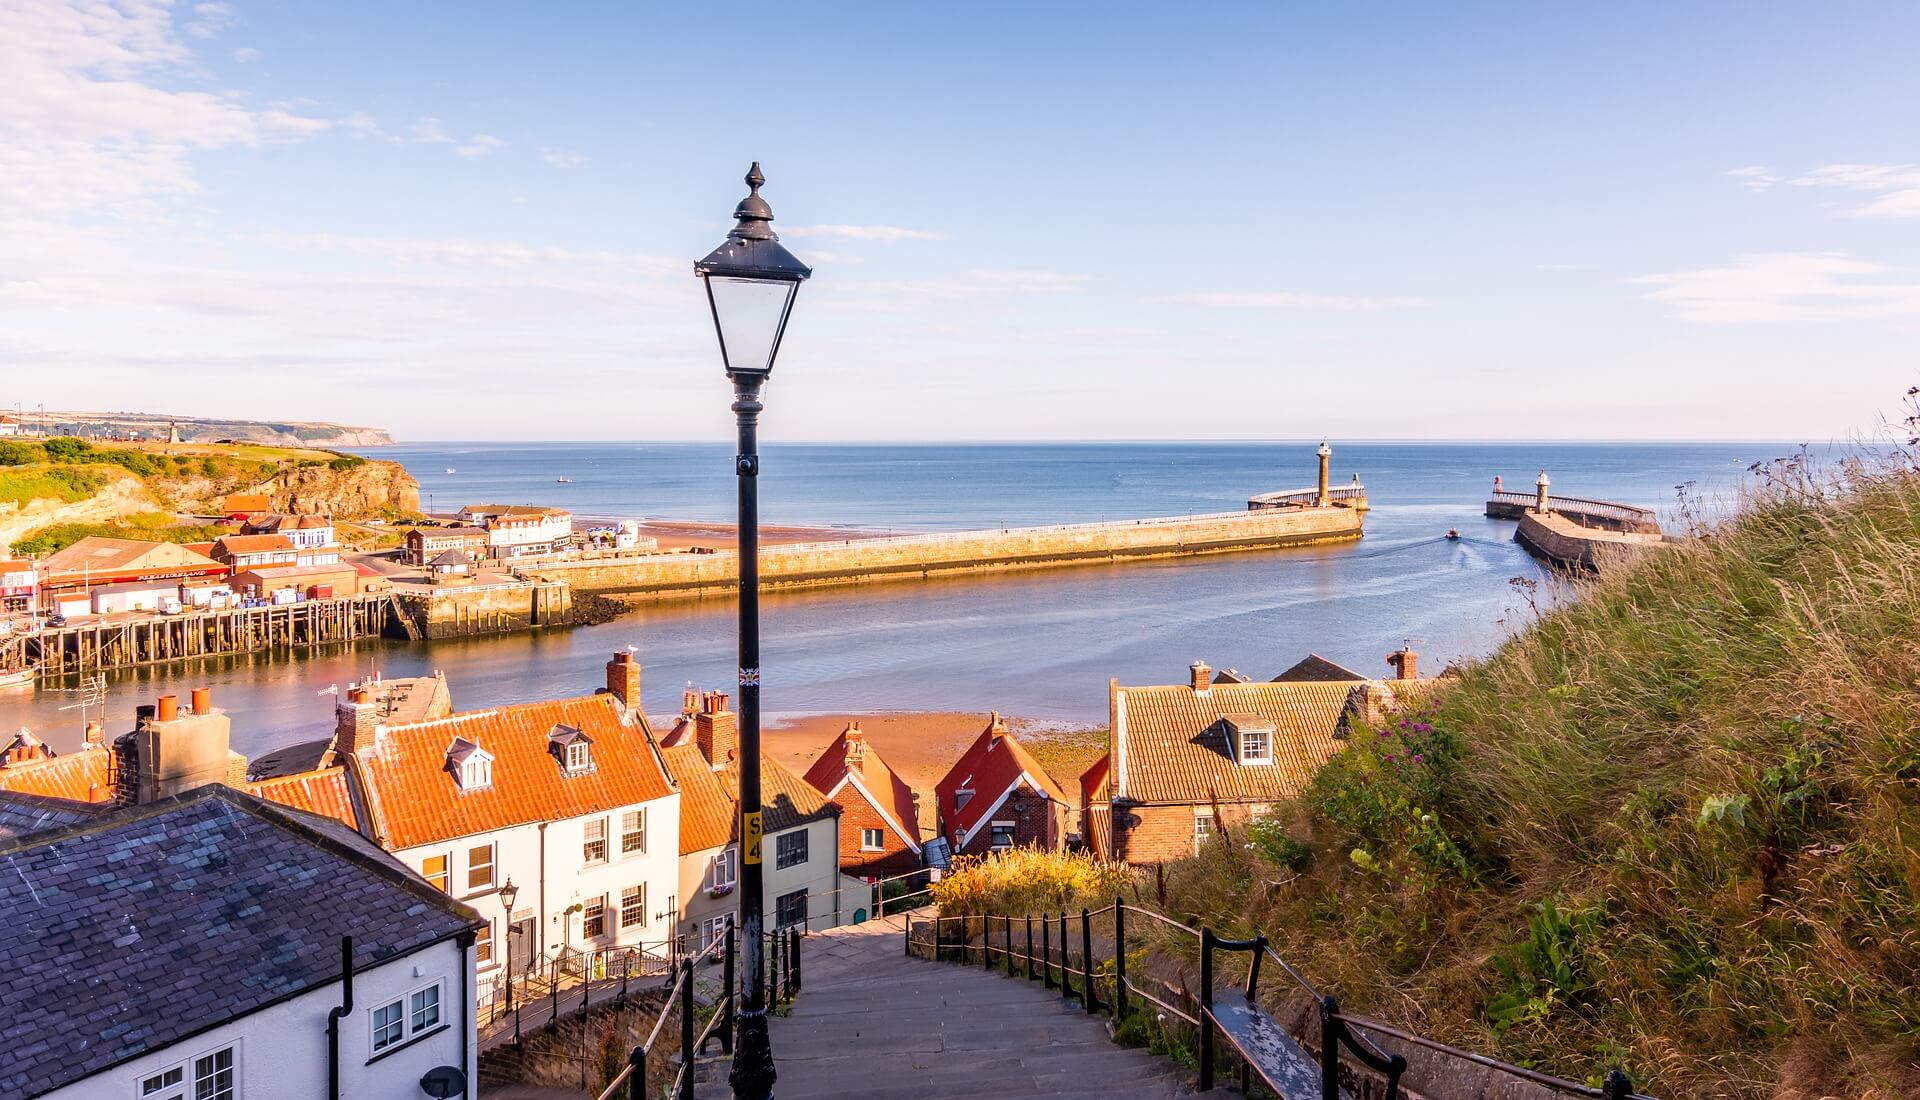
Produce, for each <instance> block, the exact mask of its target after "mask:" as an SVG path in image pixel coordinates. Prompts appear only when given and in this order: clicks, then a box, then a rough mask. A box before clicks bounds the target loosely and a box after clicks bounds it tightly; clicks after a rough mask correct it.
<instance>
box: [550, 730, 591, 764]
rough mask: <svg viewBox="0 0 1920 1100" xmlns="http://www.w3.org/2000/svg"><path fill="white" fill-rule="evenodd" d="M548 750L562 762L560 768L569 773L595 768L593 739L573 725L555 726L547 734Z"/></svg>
mask: <svg viewBox="0 0 1920 1100" xmlns="http://www.w3.org/2000/svg"><path fill="white" fill-rule="evenodd" d="M547 751H548V752H551V753H552V754H553V758H554V759H555V760H558V761H559V762H560V770H561V771H564V772H566V773H567V774H568V775H581V774H584V773H586V772H590V771H592V770H593V741H592V740H591V739H589V738H588V737H587V735H586V734H584V733H582V732H580V731H579V730H577V729H575V728H574V727H572V726H555V727H553V731H552V732H551V733H549V734H547Z"/></svg>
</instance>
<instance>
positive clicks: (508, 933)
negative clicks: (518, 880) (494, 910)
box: [500, 876, 520, 1008]
mask: <svg viewBox="0 0 1920 1100" xmlns="http://www.w3.org/2000/svg"><path fill="white" fill-rule="evenodd" d="M519 897H520V888H519V887H518V886H515V885H514V884H513V878H512V876H508V878H507V881H506V882H505V883H504V884H503V885H502V886H501V887H500V904H501V905H502V906H503V907H505V909H506V911H507V919H506V922H505V924H506V926H505V927H504V928H502V929H501V930H500V931H501V933H502V935H504V936H505V937H506V941H507V1007H508V1008H512V1007H513V903H514V902H515V901H517V900H518V899H519Z"/></svg>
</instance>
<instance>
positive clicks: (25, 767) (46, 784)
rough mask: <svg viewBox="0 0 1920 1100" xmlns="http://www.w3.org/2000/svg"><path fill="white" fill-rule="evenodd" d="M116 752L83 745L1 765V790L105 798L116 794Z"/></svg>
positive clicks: (81, 798) (86, 799)
mask: <svg viewBox="0 0 1920 1100" xmlns="http://www.w3.org/2000/svg"><path fill="white" fill-rule="evenodd" d="M112 767H113V753H111V752H109V751H107V750H106V749H82V750H80V751H78V752H70V753H68V754H66V755H65V756H55V757H52V758H50V759H46V760H29V761H26V762H24V763H20V764H15V765H13V766H11V767H6V768H0V791H14V792H17V793H19V794H37V795H41V796H43V797H46V798H64V799H66V800H67V801H69V802H105V801H107V800H109V799H111V798H112V797H113V774H112V770H111V769H112Z"/></svg>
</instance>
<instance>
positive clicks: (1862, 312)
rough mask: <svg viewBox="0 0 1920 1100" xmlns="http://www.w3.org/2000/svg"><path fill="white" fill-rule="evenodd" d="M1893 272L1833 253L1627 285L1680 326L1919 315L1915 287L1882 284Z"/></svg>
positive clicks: (1753, 258) (1763, 259)
mask: <svg viewBox="0 0 1920 1100" xmlns="http://www.w3.org/2000/svg"><path fill="white" fill-rule="evenodd" d="M1894 271H1895V269H1894V268H1890V267H1888V266H1886V265H1885V264H1878V263H1873V262H1871V261H1867V260H1856V259H1852V258H1850V257H1848V256H1846V255H1845V254H1843V253H1838V252H1771V253H1757V254H1750V255H1744V256H1738V257H1735V258H1734V260H1733V262H1732V263H1730V264H1727V265H1726V266H1724V267H1713V268H1704V269H1702V270H1699V271H1676V272H1669V273H1666V274H1659V275H1642V276H1639V277H1637V278H1634V279H1629V280H1627V281H1628V282H1629V283H1632V284H1637V285H1640V286H1650V287H1654V288H1655V289H1654V290H1653V291H1651V292H1650V293H1648V294H1647V295H1646V297H1647V299H1648V300H1649V301H1654V302H1659V303H1661V304H1663V305H1666V306H1667V307H1669V308H1670V309H1672V310H1673V315H1674V316H1675V317H1676V318H1678V319H1679V320H1682V321H1692V322H1696V323H1699V324H1708V325H1738V324H1758V323H1766V322H1774V321H1838V320H1870V319H1878V318H1899V317H1914V316H1920V284H1916V283H1907V282H1893V281H1887V280H1885V279H1884V278H1875V277H1884V276H1887V275H1890V274H1893V273H1894Z"/></svg>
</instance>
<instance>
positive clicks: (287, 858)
mask: <svg viewBox="0 0 1920 1100" xmlns="http://www.w3.org/2000/svg"><path fill="white" fill-rule="evenodd" d="M0 801H4V802H6V803H7V804H8V808H7V812H0V855H4V856H5V858H6V860H7V863H8V865H9V867H10V868H12V869H13V870H14V871H16V872H18V873H19V874H20V875H21V876H22V881H26V882H34V883H37V884H39V885H38V887H37V888H36V889H33V890H24V889H22V890H6V891H0V997H4V998H5V1000H6V1001H7V1002H8V1003H9V1004H12V1005H14V1006H15V1008H14V1010H13V1011H12V1012H11V1013H10V1014H9V1016H8V1020H7V1035H8V1046H9V1049H10V1051H11V1052H12V1054H11V1056H10V1057H9V1059H8V1060H7V1061H6V1062H5V1063H4V1064H3V1065H0V1095H5V1096H9V1097H49V1098H57V1100H96V1098H102V1097H109V1098H121V1097H125V1098H129V1100H254V1098H260V1097H274V1098H275V1100H331V1098H332V1097H333V1096H336V1095H338V1096H351V1097H368V1098H379V1097H407V1096H420V1095H422V1092H421V1089H420V1079H421V1078H422V1077H423V1076H424V1075H426V1074H428V1073H429V1072H434V1071H438V1072H440V1073H442V1074H446V1075H448V1076H450V1077H452V1078H454V1079H457V1080H460V1081H464V1082H465V1089H464V1091H462V1092H456V1093H455V1095H459V1096H464V1097H472V1096H474V1095H476V1092H477V1089H476V1085H475V1073H476V1066H477V1058H478V1046H477V1043H476V1041H475V1032H474V1010H473V996H472V990H473V986H474V960H473V951H474V932H475V929H476V927H477V925H478V923H479V919H478V916H477V915H476V914H475V913H474V912H473V910H471V909H470V908H468V907H467V906H465V905H462V904H460V903H459V902H457V901H455V900H453V899H452V898H449V897H446V896H445V895H443V894H440V893H439V892H437V891H435V890H433V889H431V888H429V887H428V886H426V884H424V883H422V882H420V881H419V879H418V878H416V877H415V876H413V875H412V874H411V873H410V872H408V870H407V869H406V868H405V867H403V866H401V865H400V864H399V863H398V862H397V861H395V860H394V859H393V858H392V857H390V856H388V855H386V854H385V853H383V852H381V851H380V850H379V849H378V848H376V847H374V846H373V845H372V844H370V843H367V842H366V841H365V840H364V839H362V838H360V837H358V836H355V835H353V834H352V833H350V832H348V831H347V830H345V829H342V828H340V827H339V826H338V825H337V824H334V823H333V822H329V821H325V820H323V819H320V818H317V817H313V816H310V815H307V814H303V813H298V812H295V811H291V810H288V809H285V808H283V807H279V806H274V805H271V804H268V803H266V802H263V801H262V800H260V799H257V798H254V797H251V796H249V795H246V794H242V793H239V792H237V791H235V790H233V789H232V788H229V787H226V786H222V785H220V784H211V785H207V786H202V787H199V788H198V789H196V790H193V791H191V792H189V793H187V794H185V795H183V796H181V797H179V798H176V799H171V800H164V801H159V802H154V803H151V804H148V805H140V806H132V807H127V808H123V809H119V810H106V808H105V807H96V808H88V807H85V806H84V805H83V804H79V803H72V802H67V803H64V805H62V806H59V807H56V808H51V809H49V808H48V807H46V806H42V807H39V808H38V809H37V810H36V816H37V817H38V819H39V820H38V821H36V822H35V823H34V824H33V825H31V826H28V827H29V828H37V827H38V826H41V825H49V824H50V825H51V826H52V828H51V830H50V831H49V830H41V831H33V832H29V833H27V834H26V835H19V834H17V833H12V832H10V831H8V830H7V829H5V828H4V823H5V822H6V821H8V820H9V819H11V820H13V821H19V820H20V816H19V815H18V814H17V813H16V812H14V811H18V810H19V809H20V808H21V807H20V805H18V804H20V803H23V802H29V801H35V800H34V799H33V798H32V796H25V795H15V794H8V795H0ZM38 801H40V802H44V803H49V804H50V803H54V802H57V801H59V800H51V799H46V800H38ZM343 937H347V938H350V945H349V944H345V943H343ZM53 943H59V944H61V945H62V946H61V948H60V949H59V950H54V949H52V948H51V947H50V944H53ZM343 948H344V950H343ZM349 958H350V959H351V963H352V965H351V970H350V981H343V977H346V976H347V975H348V973H349V971H348V969H347V967H346V966H345V962H346V960H347V959H349ZM349 989H351V994H350V995H349V994H348V992H347V991H348V990H349ZM349 999H350V1001H351V1007H348V1001H349ZM336 1017H337V1020H336Z"/></svg>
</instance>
